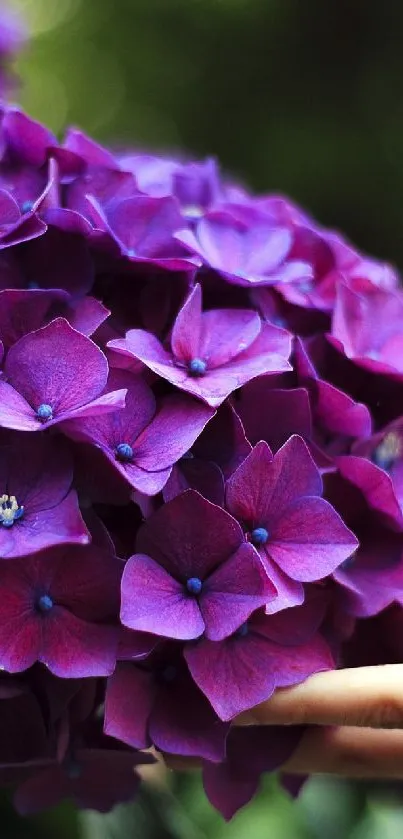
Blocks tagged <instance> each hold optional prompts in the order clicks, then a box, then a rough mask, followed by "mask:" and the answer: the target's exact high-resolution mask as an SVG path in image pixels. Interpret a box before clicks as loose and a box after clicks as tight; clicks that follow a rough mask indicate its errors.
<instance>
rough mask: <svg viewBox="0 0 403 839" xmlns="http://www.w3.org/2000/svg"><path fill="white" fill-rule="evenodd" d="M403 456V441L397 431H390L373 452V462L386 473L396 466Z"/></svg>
mask: <svg viewBox="0 0 403 839" xmlns="http://www.w3.org/2000/svg"><path fill="white" fill-rule="evenodd" d="M402 455H403V440H402V438H401V436H400V434H397V433H396V431H389V433H388V434H386V436H385V437H384V438H383V440H382V442H381V443H379V445H378V446H377V447H376V449H374V451H373V452H372V458H371V460H372V462H373V463H375V465H376V466H380V468H381V469H385V471H386V472H388V471H389V469H391V468H392V466H394V465H395V463H396V462H397V461H398V460H399V459H400V458H401V457H402Z"/></svg>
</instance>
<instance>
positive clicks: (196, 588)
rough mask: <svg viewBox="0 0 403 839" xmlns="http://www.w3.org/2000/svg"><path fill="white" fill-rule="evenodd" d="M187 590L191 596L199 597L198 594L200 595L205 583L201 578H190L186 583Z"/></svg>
mask: <svg viewBox="0 0 403 839" xmlns="http://www.w3.org/2000/svg"><path fill="white" fill-rule="evenodd" d="M186 588H187V590H188V592H189V594H193V595H195V596H197V595H198V594H200V592H201V590H202V588H203V583H202V581H201V580H200V579H199V577H189V579H188V580H187V582H186Z"/></svg>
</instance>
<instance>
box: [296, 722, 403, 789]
mask: <svg viewBox="0 0 403 839" xmlns="http://www.w3.org/2000/svg"><path fill="white" fill-rule="evenodd" d="M281 770H282V771H284V772H291V773H293V774H296V775H310V774H330V775H340V776H345V777H348V778H389V779H394V778H399V779H400V778H403V731H400V730H388V731H383V730H382V729H374V728H356V727H352V726H348V727H342V728H311V729H309V730H307V731H306V733H305V734H304V735H303V737H302V739H301V741H300V743H299V746H298V747H297V749H296V750H295V752H294V754H293V755H292V756H291V757H290V759H289V760H288V761H287V762H286V763H285V764H284V765H283V766H282V767H281Z"/></svg>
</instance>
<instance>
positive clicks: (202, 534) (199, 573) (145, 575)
mask: <svg viewBox="0 0 403 839" xmlns="http://www.w3.org/2000/svg"><path fill="white" fill-rule="evenodd" d="M137 551H138V553H136V554H135V555H134V556H132V557H131V558H130V559H129V561H128V563H127V564H126V566H125V570H124V573H123V578H122V606H121V621H122V623H123V625H124V626H128V627H130V629H139V630H143V631H146V632H152V633H154V634H156V635H162V636H164V637H166V638H176V639H183V640H188V639H192V638H198V637H199V636H200V635H202V634H203V633H205V634H206V636H207V638H210V639H211V640H214V641H217V640H221V639H222V638H225V637H227V636H228V635H231V634H232V633H233V632H234V631H235V630H236V629H237V628H238V627H240V626H241V625H242V624H243V622H244V621H245V620H247V618H248V617H249V615H251V614H252V612H253V611H254V610H255V609H258V608H259V607H260V606H263V605H265V604H266V603H267V602H268V601H269V600H271V599H272V598H273V597H274V595H275V588H274V586H273V585H272V584H271V583H270V581H269V580H268V578H267V576H266V574H265V571H264V568H263V565H262V562H261V560H260V557H259V554H258V552H257V551H256V549H255V548H254V547H253V545H250V544H247V543H245V542H244V540H243V534H242V529H241V528H240V526H239V525H238V524H237V522H236V521H235V520H234V519H233V518H232V516H230V515H228V513H226V512H225V511H224V510H222V509H221V508H220V507H216V506H215V505H214V504H211V503H210V502H209V501H206V500H205V499H204V498H202V496H200V495H199V494H198V493H196V492H194V491H193V490H188V491H187V492H185V493H184V494H183V495H180V496H177V497H176V498H174V499H173V501H170V502H169V503H168V504H165V505H164V506H163V507H162V508H161V509H160V510H158V511H157V512H156V513H155V514H154V515H153V516H152V517H151V518H150V519H148V520H147V522H146V523H145V524H144V525H143V527H142V528H141V529H140V531H139V533H138V537H137Z"/></svg>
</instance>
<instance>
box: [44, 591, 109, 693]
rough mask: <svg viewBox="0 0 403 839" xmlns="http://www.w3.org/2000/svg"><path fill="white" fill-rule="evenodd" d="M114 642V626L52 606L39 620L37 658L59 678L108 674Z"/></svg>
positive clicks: (79, 677) (78, 677)
mask: <svg viewBox="0 0 403 839" xmlns="http://www.w3.org/2000/svg"><path fill="white" fill-rule="evenodd" d="M117 645H118V630H117V628H115V627H112V626H105V625H102V624H95V623H88V622H87V621H83V620H81V619H80V618H77V617H76V616H75V615H73V614H72V613H71V612H69V611H68V610H67V609H64V608H62V607H59V606H55V607H54V612H52V613H51V614H49V615H47V616H45V618H44V619H43V621H42V644H41V652H40V655H39V656H38V659H39V661H41V662H43V664H46V666H47V667H48V668H49V670H50V671H51V673H54V675H55V676H60V677H61V678H62V679H81V678H83V677H87V676H92V677H93V676H109V675H110V674H111V673H113V671H114V669H115V665H116V655H117Z"/></svg>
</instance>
